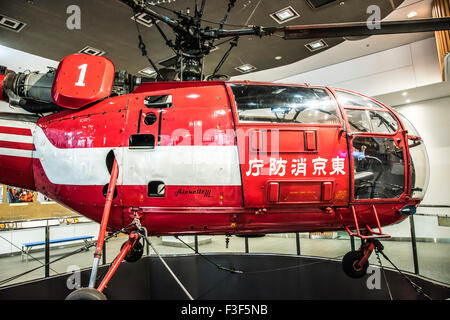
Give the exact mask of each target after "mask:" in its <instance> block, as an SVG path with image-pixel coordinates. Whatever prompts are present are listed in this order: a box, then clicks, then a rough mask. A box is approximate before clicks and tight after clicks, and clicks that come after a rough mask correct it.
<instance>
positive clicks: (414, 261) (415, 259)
mask: <svg viewBox="0 0 450 320" xmlns="http://www.w3.org/2000/svg"><path fill="white" fill-rule="evenodd" d="M440 207H445V208H447V207H448V206H440ZM427 216H430V217H438V216H441V215H431V214H430V215H428V214H427ZM77 217H79V216H74V217H65V218H64V219H73V218H77ZM41 220H42V221H45V220H46V219H41ZM47 220H48V219H47ZM53 220H60V219H53ZM11 222H14V221H11ZM16 222H18V221H16ZM20 222H23V221H20ZM80 223H86V222H78V223H77V224H80ZM409 224H410V240H409V241H410V242H411V252H412V265H413V268H414V269H413V270H414V271H413V272H414V273H415V274H416V275H421V274H420V269H419V262H420V259H419V254H418V248H417V242H418V241H417V238H416V226H415V221H414V216H410V217H409ZM52 227H53V226H52V225H51V224H49V223H47V225H46V226H44V227H42V226H37V227H34V228H45V237H44V238H45V245H44V263H43V265H42V266H41V267H42V268H44V272H43V277H44V278H47V277H49V276H50V269H51V264H52V263H53V262H54V261H50V257H51V248H52V247H51V246H50V238H51V237H50V236H51V229H52ZM23 229H25V228H23ZM23 229H21V230H23ZM26 229H28V228H26ZM14 230H19V229H14ZM9 231H10V230H9ZM1 235H2V232H1V231H0V236H1ZM294 235H295V250H296V254H297V255H302V244H301V237H300V234H299V233H295V234H294ZM5 240H6V239H5V238H4V237H1V238H0V241H5ZM311 240H312V239H311ZM334 240H336V241H348V240H338V239H334ZM349 240H350V241H349V242H350V248H351V250H355V249H356V248H357V247H356V244H355V239H354V237H353V236H350V239H349ZM6 241H7V240H6ZM267 241H270V240H267ZM12 245H14V246H16V248H17V247H18V246H17V245H16V244H14V243H12ZM244 245H245V249H244V252H245V253H250V252H251V237H248V236H245V237H244ZM94 246H95V241H94V242H92V244H91V246H90V247H94ZM107 246H108V241H106V242H105V245H104V247H103V254H102V264H104V265H105V264H107ZM145 247H146V250H145V253H144V255H150V249H149V246H148V244H146V246H145ZM87 249H89V248H87ZM21 251H22V250H21ZM76 251H77V250H76ZM19 252H20V251H19ZM193 253H195V254H199V253H200V251H199V241H198V236H194V246H193ZM203 253H206V252H203ZM22 254H24V252H23V251H22ZM65 256H66V255H65ZM319 256H320V255H319ZM67 257H68V256H67ZM0 259H1V257H0ZM33 259H34V260H36V259H35V258H34V257H33ZM57 261H59V259H57ZM37 269H38V268H37ZM448 269H449V270H450V265H449V266H448ZM421 276H423V275H421ZM36 279H39V277H38V278H36ZM438 281H439V280H438ZM3 282H4V279H0V287H1V286H3V284H2V283H3Z"/></svg>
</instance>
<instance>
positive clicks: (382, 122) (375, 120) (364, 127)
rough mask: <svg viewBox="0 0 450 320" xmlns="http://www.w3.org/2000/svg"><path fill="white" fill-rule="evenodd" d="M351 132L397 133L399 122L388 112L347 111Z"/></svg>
mask: <svg viewBox="0 0 450 320" xmlns="http://www.w3.org/2000/svg"><path fill="white" fill-rule="evenodd" d="M345 113H346V115H347V120H348V123H349V124H350V130H351V131H353V132H371V133H391V134H392V133H395V132H397V130H398V123H397V120H395V118H394V117H393V116H392V115H391V114H390V113H389V112H388V111H375V110H356V109H346V110H345Z"/></svg>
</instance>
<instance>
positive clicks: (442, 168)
mask: <svg viewBox="0 0 450 320" xmlns="http://www.w3.org/2000/svg"><path fill="white" fill-rule="evenodd" d="M395 110H397V111H399V112H400V113H402V114H403V115H404V116H405V117H406V118H408V120H410V121H411V122H412V124H413V125H414V127H415V128H416V129H417V130H418V131H419V133H420V135H421V136H422V138H423V140H424V142H425V146H426V148H427V152H428V156H429V160H430V183H429V185H428V190H427V193H426V195H425V198H424V201H423V203H424V204H433V205H450V92H449V96H448V97H445V98H440V99H433V100H428V101H422V102H418V103H413V104H408V105H403V106H400V107H396V108H395Z"/></svg>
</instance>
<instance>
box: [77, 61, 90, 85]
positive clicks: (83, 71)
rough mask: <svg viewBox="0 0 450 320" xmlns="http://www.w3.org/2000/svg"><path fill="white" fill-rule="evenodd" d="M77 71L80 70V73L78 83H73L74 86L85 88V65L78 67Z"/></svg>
mask: <svg viewBox="0 0 450 320" xmlns="http://www.w3.org/2000/svg"><path fill="white" fill-rule="evenodd" d="M78 69H80V70H81V72H80V77H79V78H78V82H76V83H75V86H77V87H84V86H85V83H84V77H85V76H86V69H87V63H85V64H82V65H81V66H79V67H78Z"/></svg>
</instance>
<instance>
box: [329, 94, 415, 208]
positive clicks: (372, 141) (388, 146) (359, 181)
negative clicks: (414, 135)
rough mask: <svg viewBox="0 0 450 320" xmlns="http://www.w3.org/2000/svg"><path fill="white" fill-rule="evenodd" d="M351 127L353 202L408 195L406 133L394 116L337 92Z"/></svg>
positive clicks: (358, 97)
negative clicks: (406, 193)
mask: <svg viewBox="0 0 450 320" xmlns="http://www.w3.org/2000/svg"><path fill="white" fill-rule="evenodd" d="M336 93H337V94H338V96H339V100H340V102H341V104H343V107H344V110H345V115H346V118H347V121H348V124H349V126H348V127H349V136H350V140H349V143H350V144H351V146H350V149H351V150H352V166H353V168H354V170H353V174H352V186H353V188H352V189H353V191H352V201H358V200H361V201H366V200H367V199H380V200H382V199H398V198H400V197H401V196H402V195H404V194H405V192H406V187H407V179H406V177H407V175H406V170H407V165H406V163H407V156H406V148H405V137H404V131H402V130H401V127H400V125H399V123H398V121H397V120H396V118H395V117H394V115H393V114H392V113H391V112H390V111H389V110H388V109H386V108H384V107H383V106H382V105H380V104H378V103H376V102H375V101H373V100H370V99H368V98H365V97H363V96H359V95H356V94H351V93H349V92H345V91H340V90H336Z"/></svg>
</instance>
